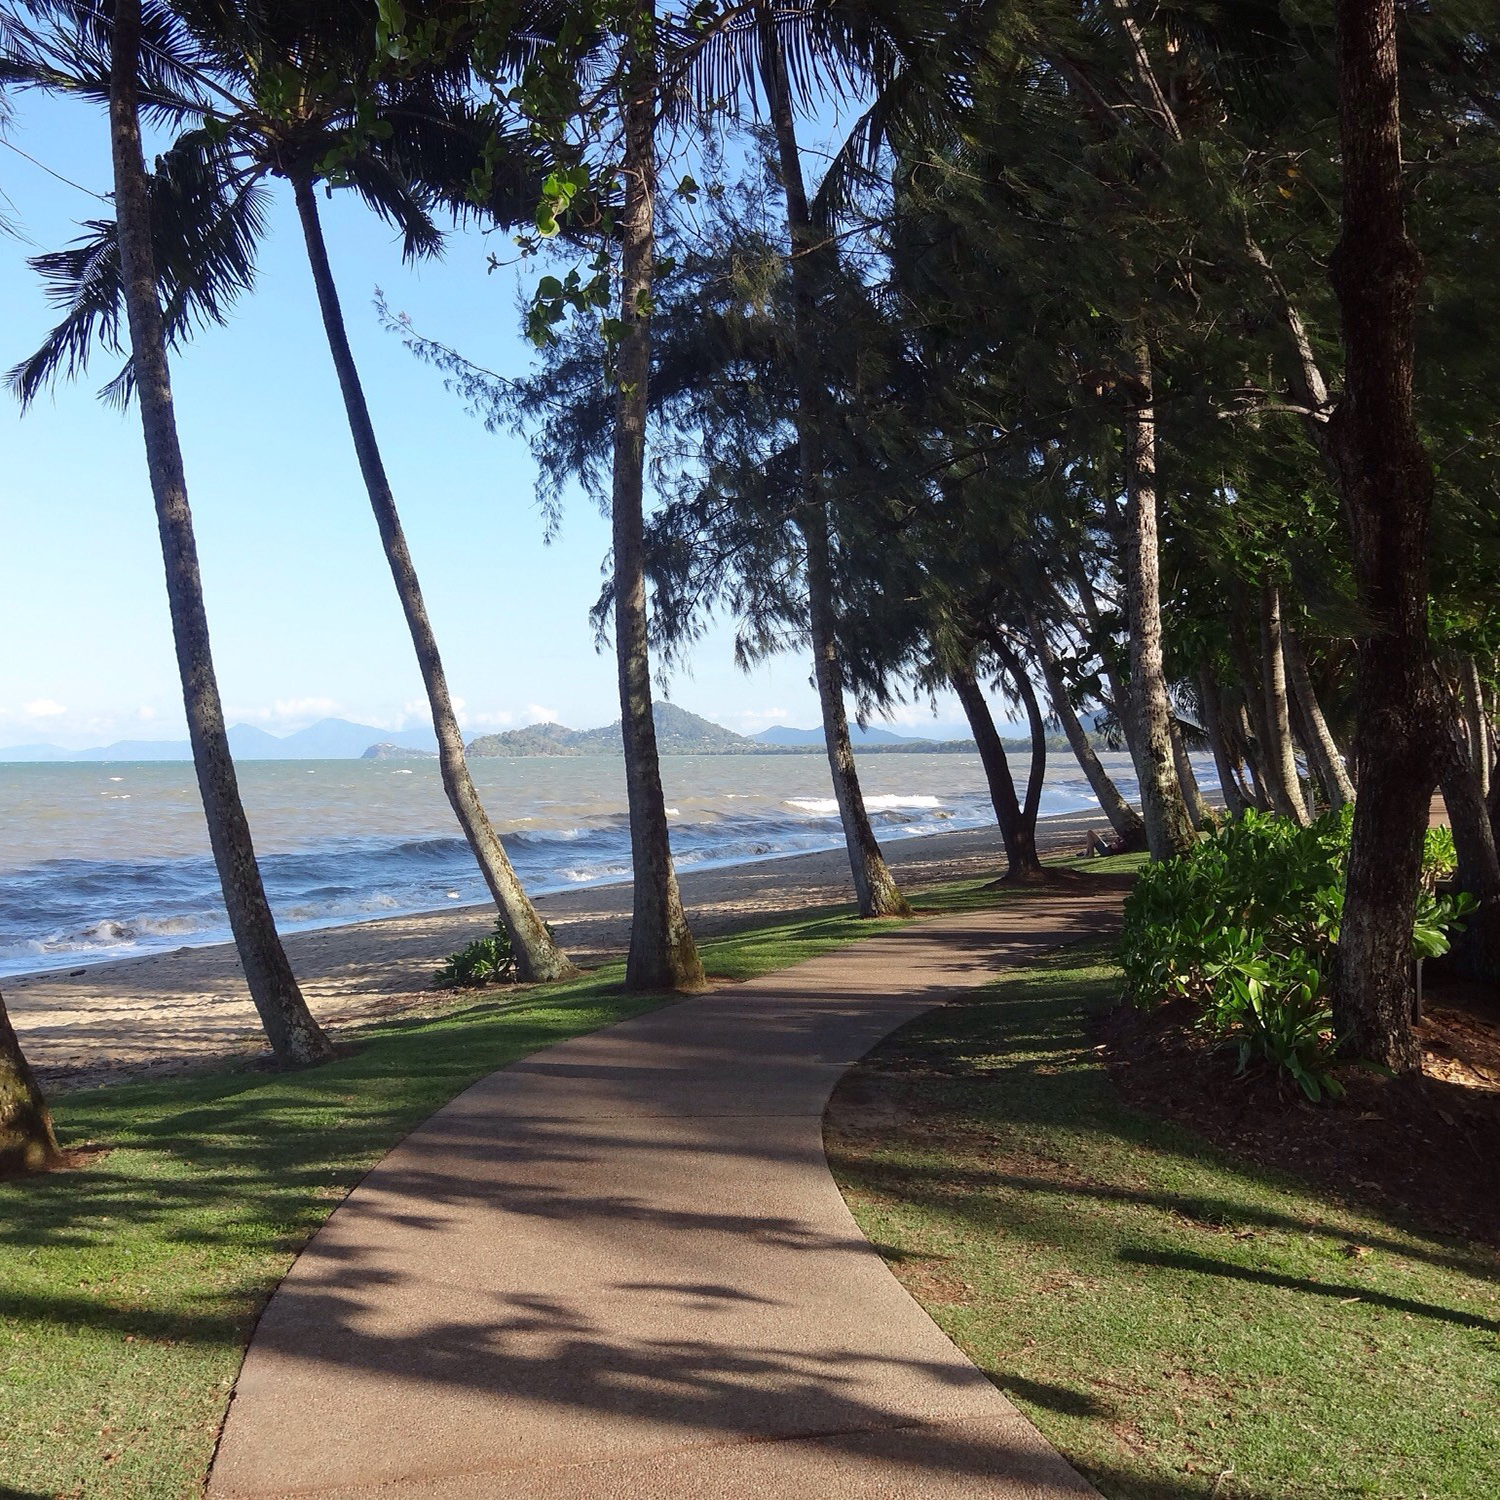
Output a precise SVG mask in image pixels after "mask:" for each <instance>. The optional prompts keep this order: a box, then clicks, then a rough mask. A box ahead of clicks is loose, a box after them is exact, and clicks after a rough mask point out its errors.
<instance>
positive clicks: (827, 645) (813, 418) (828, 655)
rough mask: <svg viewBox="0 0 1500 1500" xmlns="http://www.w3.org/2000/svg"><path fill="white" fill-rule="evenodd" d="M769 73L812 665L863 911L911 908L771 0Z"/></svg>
mask: <svg viewBox="0 0 1500 1500" xmlns="http://www.w3.org/2000/svg"><path fill="white" fill-rule="evenodd" d="M758 25H759V41H760V72H761V82H762V84H763V86H764V88H765V92H766V101H767V106H768V108H769V111H770V115H771V122H772V125H773V126H774V128H775V132H776V149H777V158H778V163H779V166H780V171H781V185H782V189H783V192H784V194H785V197H786V217H787V232H788V238H789V239H790V242H791V252H792V253H791V281H792V323H793V327H792V336H793V339H794V340H795V343H796V348H797V369H796V378H797V411H796V418H795V421H796V429H797V466H798V471H799V477H800V484H801V491H802V493H801V496H800V499H801V505H800V507H799V513H798V520H797V525H798V529H799V530H800V531H801V533H802V539H803V542H804V543H805V545H806V549H807V614H808V627H809V633H810V635H811V637H812V651H813V674H814V677H815V678H816V681H817V685H818V702H819V705H820V707H821V708H822V716H823V741H824V745H825V746H826V748H827V751H828V768H829V771H830V773H831V775H832V777H833V795H834V797H835V799H836V800H837V802H838V807H839V816H840V819H841V820H842V822H843V825H844V842H845V844H846V845H847V847H848V850H849V868H850V871H851V873H852V874H853V877H854V892H855V897H856V899H857V900H858V902H859V914H860V915H861V916H862V917H894V916H905V915H907V914H908V913H909V912H910V910H911V908H910V907H909V906H908V905H907V903H906V898H905V897H904V896H903V895H902V894H901V891H900V889H899V888H898V886H897V885H896V881H895V878H894V877H893V876H892V874H891V872H890V869H889V867H888V866H887V865H886V862H885V857H884V855H882V854H881V852H880V845H879V843H878V842H877V841H876V838H875V831H874V829H873V828H872V827H871V826H870V818H869V814H868V812H867V811H866V809H865V799H864V792H863V791H862V790H861V788H860V784H859V771H858V768H857V766H856V764H855V760H854V746H853V745H852V743H851V742H850V739H849V720H848V715H847V711H846V709H845V707H844V672H843V663H842V661H841V660H840V657H839V645H838V631H837V622H836V618H835V610H834V602H833V601H834V576H833V559H832V542H831V538H830V533H829V514H828V506H827V503H826V501H825V500H824V499H823V497H822V494H821V490H822V485H821V462H820V455H819V441H818V432H819V426H820V422H821V420H822V418H823V416H824V414H825V409H826V405H827V403H826V401H825V400H824V391H823V389H822V387H821V385H820V383H819V380H818V369H819V366H820V352H819V348H818V328H817V292H818V285H817V283H818V265H819V262H820V260H821V259H822V258H823V256H825V255H827V254H828V251H827V249H826V248H820V247H819V245H818V243H817V236H816V234H815V233H814V230H813V223H812V216H811V214H810V213H809V211H808V206H807V189H806V186H805V184H804V182H803V179H802V157H801V153H800V152H799V151H798V148H797V131H796V122H795V120H794V118H793V115H792V97H791V87H790V84H789V81H788V79H787V74H786V63H785V58H784V57H783V55H782V51H781V41H780V38H779V37H778V36H777V33H776V25H775V21H774V18H773V16H772V13H771V11H770V9H769V7H768V6H765V5H762V6H761V7H760V8H759V10H758Z"/></svg>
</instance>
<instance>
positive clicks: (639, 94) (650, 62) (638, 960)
mask: <svg viewBox="0 0 1500 1500" xmlns="http://www.w3.org/2000/svg"><path fill="white" fill-rule="evenodd" d="M632 20H633V23H632V24H631V25H630V26H629V28H628V36H627V40H626V42H625V45H624V52H623V58H622V74H621V88H620V95H621V98H620V113H621V124H622V127H623V132H624V151H623V159H622V163H621V176H622V178H623V179H624V204H623V208H622V212H621V217H620V323H621V325H622V328H623V332H622V334H621V336H620V340H619V343H618V346H617V348H616V351H615V372H616V380H617V390H616V396H615V433H614V485H613V490H612V494H611V505H610V514H611V518H612V525H613V541H614V606H615V658H616V662H617V665H618V669H619V684H620V730H621V734H622V736H623V738H624V744H625V784H626V793H627V796H628V799H629V804H630V848H631V857H632V867H633V871H634V877H635V891H634V911H633V916H632V920H631V928H630V957H629V960H628V962H627V965H626V970H625V983H626V986H627V988H630V989H635V990H652V989H677V990H695V989H701V988H702V987H703V985H704V983H705V979H704V973H703V963H702V960H701V959H700V958H699V957H698V949H697V945H696V944H695V943H694V941H693V934H692V931H691V930H690V929H689V927H688V923H687V917H686V915H685V914H684V912H683V909H682V897H681V895H680V894H679V892H678V889H677V874H676V871H675V870H674V869H673V866H672V847H671V837H670V834H669V832H668V828H667V807H666V799H665V797H664V796H663V794H662V785H661V764H660V761H659V759H658V755H657V747H656V720H655V718H654V717H653V714H652V707H651V659H650V646H649V640H648V621H647V614H646V564H645V482H646V423H647V419H648V416H649V413H650V389H649V383H650V376H651V282H652V276H653V272H654V268H655V260H656V235H655V230H654V213H655V202H656V187H657V169H656V115H657V110H658V106H659V97H660V77H659V73H658V61H659V60H658V56H657V28H656V6H655V0H641V3H640V4H639V5H638V6H637V7H635V14H634V17H633V18H632Z"/></svg>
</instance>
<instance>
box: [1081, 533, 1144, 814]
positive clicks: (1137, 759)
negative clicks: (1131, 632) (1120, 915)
mask: <svg viewBox="0 0 1500 1500" xmlns="http://www.w3.org/2000/svg"><path fill="white" fill-rule="evenodd" d="M1120 547H1121V550H1122V551H1123V549H1124V539H1123V537H1122V538H1121V540H1120ZM1075 581H1076V583H1077V584H1078V599H1079V602H1080V603H1081V604H1082V605H1083V617H1084V619H1085V620H1086V621H1087V622H1088V637H1089V645H1090V647H1091V648H1092V649H1093V650H1094V651H1095V653H1096V654H1097V655H1098V657H1099V661H1100V664H1101V665H1102V667H1103V670H1104V680H1105V682H1106V683H1108V684H1109V704H1108V707H1109V710H1110V712H1111V713H1112V714H1113V715H1114V717H1115V723H1117V724H1118V725H1119V726H1120V734H1121V736H1122V738H1123V739H1124V741H1125V748H1126V750H1127V751H1128V752H1129V753H1130V763H1131V765H1133V766H1134V767H1135V779H1136V785H1137V786H1143V785H1144V784H1145V779H1146V778H1145V775H1144V773H1143V771H1142V769H1141V767H1142V764H1143V761H1142V758H1141V745H1140V734H1139V732H1138V730H1137V728H1136V716H1135V712H1134V710H1133V708H1132V706H1131V702H1130V688H1129V686H1128V685H1127V684H1126V682H1125V681H1124V679H1123V678H1122V677H1121V676H1120V672H1119V668H1118V667H1117V666H1116V664H1115V659H1114V653H1113V652H1112V651H1110V650H1109V649H1108V648H1107V645H1106V643H1105V639H1104V621H1103V620H1102V619H1101V617H1100V614H1099V601H1098V600H1097V599H1096V598H1095V597H1094V586H1093V584H1092V583H1090V582H1089V578H1088V574H1087V573H1086V572H1085V571H1084V570H1083V569H1082V568H1079V569H1078V571H1077V573H1076V575H1075ZM1141 826H1142V827H1143V828H1144V827H1145V824H1144V823H1143V824H1142V825H1141Z"/></svg>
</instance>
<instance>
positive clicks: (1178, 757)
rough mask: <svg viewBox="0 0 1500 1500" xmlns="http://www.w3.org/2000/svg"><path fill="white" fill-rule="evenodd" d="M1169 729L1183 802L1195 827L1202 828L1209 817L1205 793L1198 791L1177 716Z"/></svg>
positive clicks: (1173, 761)
mask: <svg viewBox="0 0 1500 1500" xmlns="http://www.w3.org/2000/svg"><path fill="white" fill-rule="evenodd" d="M1167 727H1168V730H1169V731H1170V733H1171V736H1172V765H1173V766H1174V767H1175V768H1176V771H1177V784H1178V785H1179V786H1180V787H1181V788H1182V800H1183V802H1184V803H1185V804H1186V805H1187V810H1188V817H1190V818H1191V819H1192V820H1193V827H1194V828H1202V827H1203V824H1204V821H1205V819H1206V818H1207V816H1208V808H1207V807H1206V806H1205V805H1204V802H1203V793H1202V792H1201V791H1199V789H1198V775H1197V772H1195V771H1194V770H1193V763H1192V761H1191V760H1190V759H1189V758H1188V752H1187V745H1186V744H1184V743H1183V739H1182V725H1181V724H1179V723H1178V722H1177V715H1176V714H1173V715H1172V717H1171V719H1170V720H1169V721H1168V726H1167Z"/></svg>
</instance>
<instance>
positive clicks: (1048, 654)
mask: <svg viewBox="0 0 1500 1500" xmlns="http://www.w3.org/2000/svg"><path fill="white" fill-rule="evenodd" d="M1026 633H1027V635H1028V636H1029V637H1030V638H1031V649H1032V650H1033V651H1034V652H1035V653H1036V659H1037V662H1038V664H1039V665H1040V666H1041V669H1042V681H1043V682H1044V683H1046V685H1047V697H1048V699H1049V700H1050V701H1051V703H1052V712H1053V714H1054V715H1055V716H1056V718H1057V722H1058V723H1059V724H1061V725H1062V731H1063V734H1064V735H1066V736H1067V740H1068V746H1069V748H1070V749H1071V750H1072V752H1073V756H1074V759H1076V760H1077V762H1078V764H1079V767H1080V768H1081V769H1082V771H1083V774H1084V776H1085V777H1087V779H1088V784H1089V787H1090V788H1091V789H1092V791H1093V793H1094V796H1095V797H1096V798H1097V799H1098V802H1099V806H1100V808H1101V809H1102V810H1103V813H1104V816H1105V817H1106V818H1108V819H1109V822H1110V827H1112V828H1113V829H1114V831H1115V833H1116V834H1117V835H1118V836H1119V840H1120V847H1121V848H1122V849H1130V850H1134V849H1144V848H1145V847H1146V825H1145V824H1144V823H1143V822H1141V818H1140V814H1139V813H1137V812H1136V810H1135V809H1134V808H1133V807H1132V806H1131V805H1130V804H1129V803H1128V802H1127V801H1126V800H1125V798H1124V797H1123V796H1122V795H1121V793H1120V789H1119V787H1117V786H1116V785H1115V783H1114V780H1113V778H1112V777H1111V776H1110V774H1109V772H1108V771H1106V770H1105V769H1104V765H1103V763H1102V762H1101V761H1100V759H1099V757H1098V755H1097V754H1095V752H1094V747H1093V745H1091V744H1090V743H1089V737H1088V732H1087V731H1086V730H1085V729H1084V727H1083V725H1082V724H1081V723H1080V722H1079V719H1078V715H1077V714H1076V713H1075V712H1074V711H1073V705H1072V703H1071V701H1070V700H1069V698H1068V688H1067V684H1066V683H1065V682H1064V681H1063V675H1062V670H1061V668H1060V667H1059V666H1058V664H1057V657H1056V655H1055V653H1054V652H1053V650H1052V643H1051V642H1050V641H1049V640H1048V639H1047V632H1046V631H1045V630H1044V629H1042V627H1041V625H1040V623H1039V622H1038V620H1037V618H1036V616H1035V615H1034V614H1032V613H1031V612H1030V611H1029V610H1028V611H1027V614H1026Z"/></svg>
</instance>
